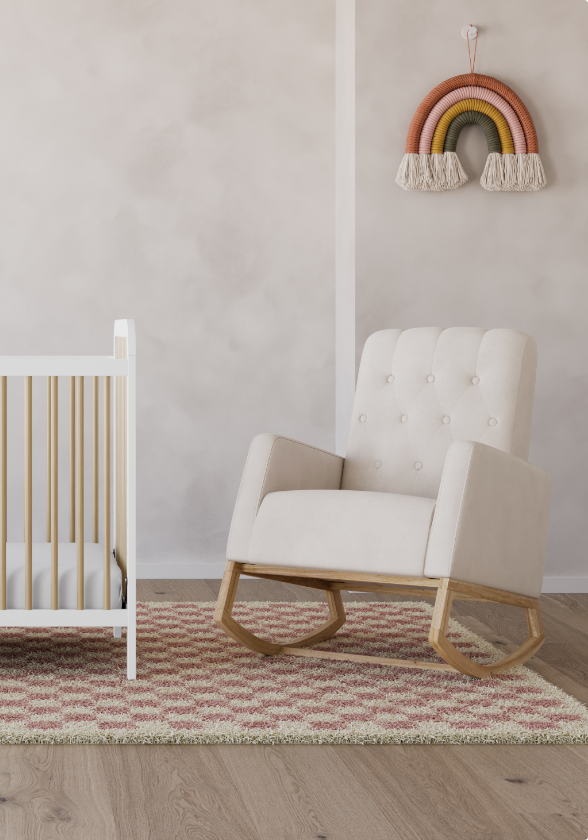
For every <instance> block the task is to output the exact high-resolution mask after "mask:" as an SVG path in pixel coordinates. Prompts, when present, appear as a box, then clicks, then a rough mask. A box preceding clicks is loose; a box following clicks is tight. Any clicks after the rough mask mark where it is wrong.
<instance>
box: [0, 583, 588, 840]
mask: <svg viewBox="0 0 588 840" xmlns="http://www.w3.org/2000/svg"><path fill="white" fill-rule="evenodd" d="M219 585H220V581H216V580H215V581H140V583H139V592H138V595H139V600H144V601H145V600H147V601H154V600H160V601H189V600H197V601H202V600H204V601H211V600H214V599H215V598H216V595H217V593H218V589H219ZM237 597H238V599H241V600H277V601H296V600H312V599H313V597H316V598H317V599H319V598H320V597H321V595H320V593H314V592H313V591H312V590H309V589H304V590H302V589H300V588H299V587H295V586H290V585H286V584H280V583H271V582H265V581H257V580H249V581H244V582H243V583H242V584H241V585H240V589H239V592H238V596H237ZM344 598H345V600H375V599H377V600H387V598H386V596H377V595H362V594H352V595H346V594H344ZM394 600H399V599H394ZM541 609H542V611H543V619H544V623H545V629H546V634H547V642H546V643H545V645H544V646H543V648H542V649H541V651H540V652H539V655H538V656H536V657H535V658H534V659H533V660H531V662H530V663H529V667H532V668H533V669H534V670H536V671H537V672H538V673H540V674H542V675H543V676H544V677H546V678H547V679H548V680H550V681H551V682H552V683H555V684H556V685H558V686H560V687H561V688H563V689H564V690H565V691H567V692H568V693H569V694H572V695H574V696H575V697H577V698H578V699H579V700H581V701H582V702H584V703H588V595H546V596H543V597H542V598H541ZM518 612H519V611H517V610H514V609H512V608H510V607H501V606H498V605H496V606H495V605H487V604H467V603H457V604H455V607H454V612H453V615H454V616H455V617H456V618H458V619H459V620H460V621H461V622H462V623H463V624H464V625H465V626H467V627H469V628H470V629H471V630H474V631H475V632H477V633H479V634H480V635H481V636H483V637H484V638H486V639H488V640H489V641H490V642H492V643H494V644H497V645H500V646H501V647H503V648H504V650H505V651H509V650H511V649H513V647H514V644H513V643H514V642H517V641H518V640H520V639H521V638H523V637H524V636H525V629H526V628H525V623H524V614H523V611H522V610H521V611H520V613H521V615H520V616H519V614H518ZM0 838H1V839H2V840H4V838H9V840H29V838H30V839H31V840H33V838H34V840H37V838H43V839H44V838H51V840H53V838H75V840H78V838H80V840H81V838H83V840H115V838H116V840H183V839H184V838H186V840H188V838H190V840H192V839H193V838H194V840H196V838H198V840H446V838H447V840H478V839H479V840H499V839H500V840H502V839H504V840H527V838H528V840H540V838H545V839H546V840H547V838H549V840H586V838H588V745H586V746H584V745H577V746H561V747H559V746H406V747H403V746H351V745H338V746H327V745H325V746H277V747H270V746H248V745H237V746H229V745H223V746H132V745H128V746H35V747H27V746H7V747H0Z"/></svg>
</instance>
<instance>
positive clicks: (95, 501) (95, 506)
mask: <svg viewBox="0 0 588 840" xmlns="http://www.w3.org/2000/svg"><path fill="white" fill-rule="evenodd" d="M92 396H93V403H92V542H95V543H97V542H98V377H97V376H93V377H92Z"/></svg>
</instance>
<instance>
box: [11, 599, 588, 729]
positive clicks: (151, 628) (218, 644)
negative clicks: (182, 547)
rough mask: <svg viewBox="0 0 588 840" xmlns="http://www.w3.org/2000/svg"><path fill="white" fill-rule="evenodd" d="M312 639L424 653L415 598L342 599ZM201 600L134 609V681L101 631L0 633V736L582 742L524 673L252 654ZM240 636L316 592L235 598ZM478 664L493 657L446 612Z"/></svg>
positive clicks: (313, 610)
mask: <svg viewBox="0 0 588 840" xmlns="http://www.w3.org/2000/svg"><path fill="white" fill-rule="evenodd" d="M345 608H346V610H347V615H348V621H347V623H346V624H345V625H344V626H343V627H342V628H341V630H339V632H338V633H337V634H336V635H335V636H334V637H333V638H331V639H329V640H328V641H327V642H324V643H322V645H321V647H324V648H325V649H330V650H337V651H347V652H357V653H368V654H374V655H379V656H393V657H397V658H407V659H419V658H421V659H432V660H435V659H436V658H437V657H436V654H435V653H434V651H433V650H432V648H431V647H430V646H429V644H428V641H427V635H428V626H429V622H430V618H431V612H432V609H431V607H430V606H429V605H428V604H420V603H414V602H410V603H409V602H404V603H381V602H380V603H366V602H361V603H347V604H346V605H345ZM213 612H214V604H210V603H200V604H198V603H181V604H177V603H147V604H140V605H139V607H138V679H137V680H136V681H133V682H129V681H127V680H126V678H125V668H126V665H125V649H126V645H125V643H124V639H123V641H122V642H121V641H120V640H117V639H113V637H112V631H111V630H103V629H92V628H83V629H78V628H76V629H72V628H63V629H50V630H49V629H48V630H39V629H35V628H28V629H27V628H7V629H3V630H1V631H0V674H1V675H2V679H1V680H0V743H5V744H6V743H10V744H17V743H28V744H30V743H54V744H56V743H60V744H64V743H68V744H74V743H78V744H80V743H148V744H155V743H158V744H162V743H170V744H213V743H230V744H239V743H263V744H278V743H282V744H283V743H292V744H321V743H322V744H324V743H353V744H399V743H402V744H407V743H418V744H435V743H445V744H463V743H476V744H530V743H542V744H554V743H557V744H568V743H588V711H587V709H586V708H585V707H584V706H583V705H582V704H581V703H579V702H577V701H576V700H574V699H573V698H571V697H569V696H568V695H567V694H565V693H564V692H562V691H560V690H559V689H557V688H555V687H554V686H552V685H551V684H550V683H548V682H546V681H545V680H544V679H543V678H542V677H540V676H538V675H537V674H535V673H534V672H532V671H530V670H529V669H528V668H524V667H517V668H514V669H512V670H511V671H508V672H506V673H504V674H500V675H497V676H495V677H492V678H490V679H486V680H475V679H471V678H469V677H465V676H462V675H460V674H452V673H447V672H437V671H417V670H412V669H408V668H401V667H389V666H380V665H366V664H356V663H349V662H339V661H326V660H316V659H300V658H298V657H291V656H278V657H264V656H260V655H258V654H255V653H252V652H251V651H248V650H245V649H244V648H242V647H240V646H239V645H238V644H237V643H236V642H234V641H233V640H232V639H229V638H228V637H227V636H225V635H224V633H222V632H221V631H220V630H219V629H218V628H217V627H216V625H215V624H214V623H213V620H212V616H213ZM234 614H235V616H236V617H237V618H238V619H239V620H240V621H242V622H243V623H244V624H245V625H246V626H247V627H249V628H250V629H251V630H253V631H254V632H257V633H259V634H262V635H265V636H267V637H271V638H274V639H283V640H286V639H288V638H292V637H295V636H298V635H301V634H303V633H306V632H308V631H310V630H311V629H312V628H313V627H316V626H317V624H319V623H321V622H322V621H324V620H326V618H327V611H326V607H325V606H323V605H322V604H317V603H239V604H237V605H236V606H235V613H234ZM448 635H449V637H450V638H451V639H452V641H453V642H454V643H455V644H456V646H457V647H458V648H459V649H460V650H462V651H463V652H464V653H467V654H468V655H473V656H474V658H475V659H477V660H478V661H480V662H489V661H491V660H492V659H493V658H497V657H499V656H501V655H503V654H502V653H501V652H499V651H497V650H495V649H494V648H493V647H492V646H491V645H490V644H488V643H487V642H485V641H483V640H482V639H480V638H479V637H478V636H476V635H474V634H473V633H471V632H469V631H468V630H466V629H465V628H463V627H462V626H461V625H459V624H458V623H457V622H456V621H452V622H451V624H450V628H449V632H448Z"/></svg>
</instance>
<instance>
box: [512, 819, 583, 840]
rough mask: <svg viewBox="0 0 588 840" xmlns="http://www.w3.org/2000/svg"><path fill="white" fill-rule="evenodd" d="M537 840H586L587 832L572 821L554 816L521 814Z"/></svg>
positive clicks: (532, 835)
mask: <svg viewBox="0 0 588 840" xmlns="http://www.w3.org/2000/svg"><path fill="white" fill-rule="evenodd" d="M522 818H523V820H524V821H525V822H526V823H527V824H528V825H529V827H530V829H531V831H532V832H533V834H531V835H529V836H530V837H534V838H537V840H586V832H587V830H586V829H585V828H583V827H582V825H581V824H579V823H578V822H577V821H576V820H574V819H569V818H566V817H560V816H558V815H554V814H548V815H547V816H546V815H545V814H523V815H522Z"/></svg>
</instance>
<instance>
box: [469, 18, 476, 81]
mask: <svg viewBox="0 0 588 840" xmlns="http://www.w3.org/2000/svg"><path fill="white" fill-rule="evenodd" d="M473 26H474V24H473V23H470V26H469V29H468V31H467V34H466V41H467V42H468V58H469V60H470V73H474V70H475V67H476V53H477V52H478V32H477V30H476V37H475V39H474V40H475V42H476V46H475V47H474V61H473V63H472V56H471V53H470V29H473Z"/></svg>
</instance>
